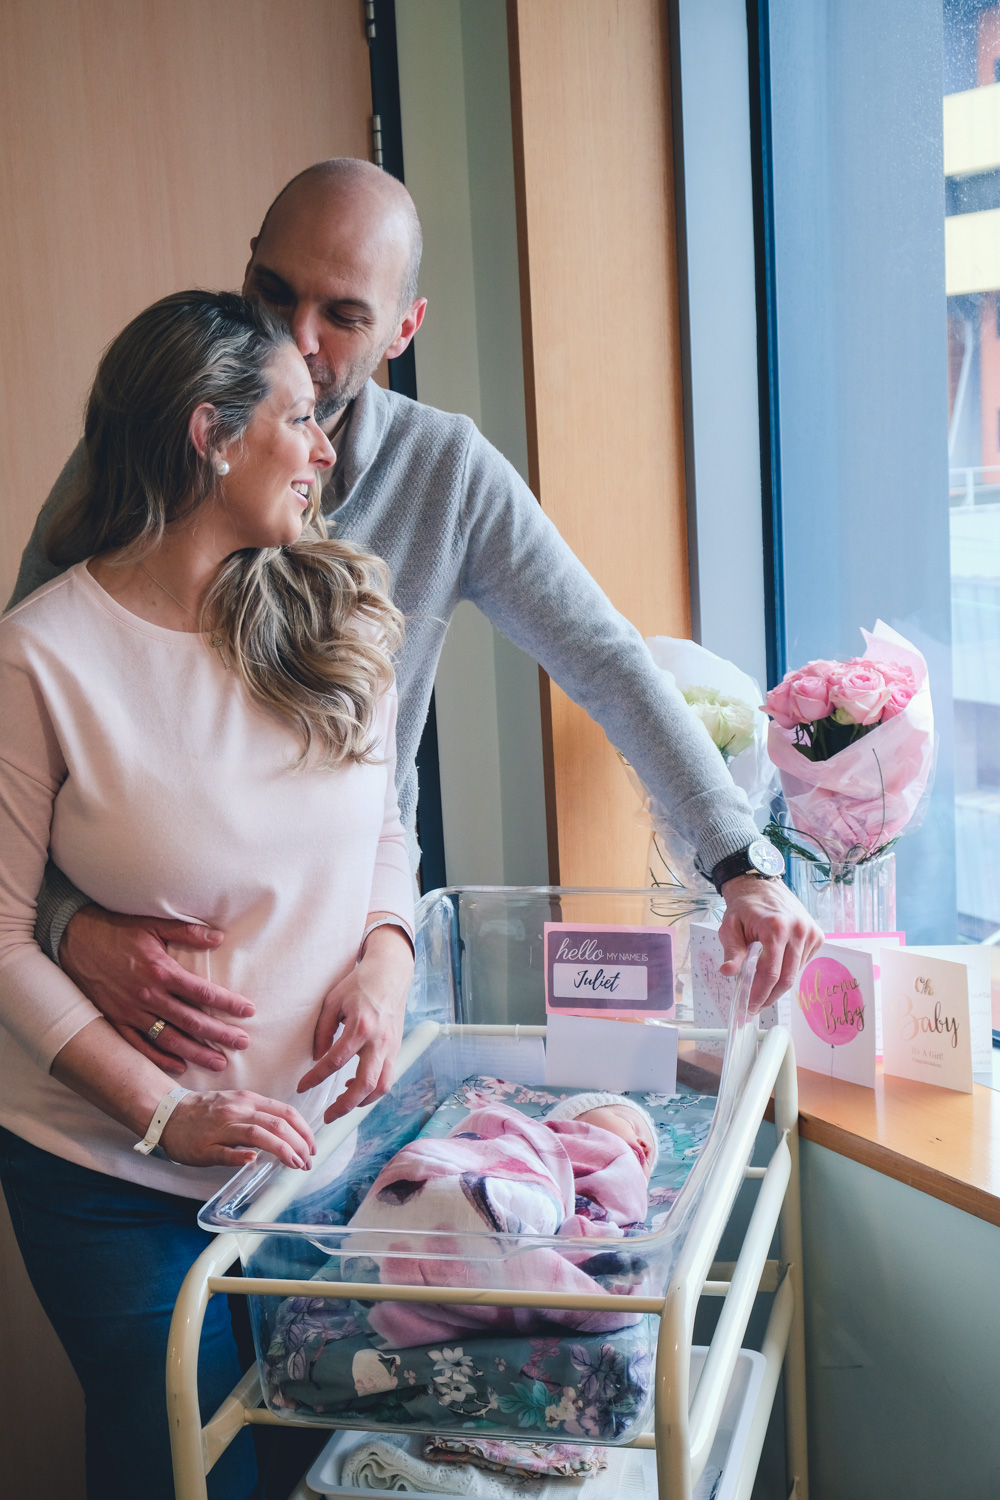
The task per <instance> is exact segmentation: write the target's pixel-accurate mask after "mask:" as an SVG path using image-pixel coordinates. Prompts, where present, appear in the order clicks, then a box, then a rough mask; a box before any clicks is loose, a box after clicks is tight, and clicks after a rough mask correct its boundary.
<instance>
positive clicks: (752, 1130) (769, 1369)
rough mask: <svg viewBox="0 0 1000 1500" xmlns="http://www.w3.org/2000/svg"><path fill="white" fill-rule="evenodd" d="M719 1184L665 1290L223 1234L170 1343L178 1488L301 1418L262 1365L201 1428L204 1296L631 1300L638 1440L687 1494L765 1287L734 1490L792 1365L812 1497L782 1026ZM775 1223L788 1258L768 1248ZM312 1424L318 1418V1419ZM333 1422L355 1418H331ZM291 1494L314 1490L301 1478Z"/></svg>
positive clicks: (411, 1039) (662, 1494)
mask: <svg viewBox="0 0 1000 1500" xmlns="http://www.w3.org/2000/svg"><path fill="white" fill-rule="evenodd" d="M445 1029H446V1028H445V1027H443V1026H442V1025H441V1024H440V1023H439V1022H436V1021H424V1022H421V1023H420V1024H418V1025H417V1026H416V1027H415V1028H414V1030H413V1031H412V1032H410V1034H409V1035H408V1036H407V1037H406V1039H405V1040H404V1042H403V1047H402V1050H401V1053H400V1058H399V1064H398V1070H397V1071H398V1074H399V1075H401V1074H402V1073H404V1072H405V1071H406V1069H407V1068H409V1067H410V1066H411V1065H412V1064H413V1063H414V1062H415V1061H416V1059H417V1058H418V1057H419V1056H420V1055H421V1053H422V1052H423V1051H424V1050H425V1049H426V1048H427V1047H428V1046H430V1044H431V1042H433V1041H434V1040H435V1039H436V1038H437V1037H438V1036H440V1035H441V1033H442V1031H444V1030H445ZM515 1029H516V1028H515V1027H513V1026H463V1027H457V1026H454V1025H453V1026H451V1028H450V1030H451V1032H456V1031H459V1032H466V1033H470V1034H475V1033H479V1034H493V1035H504V1034H512V1033H514V1031H515ZM517 1029H518V1030H519V1031H520V1034H521V1035H522V1036H523V1035H526V1034H529V1033H530V1034H533V1035H544V1027H524V1026H522V1027H520V1028H517ZM680 1033H681V1039H682V1040H687V1041H700V1040H709V1039H712V1040H718V1041H724V1040H725V1038H726V1033H725V1032H723V1031H705V1030H697V1029H695V1028H693V1027H690V1026H683V1025H682V1026H681V1027H680ZM772 1093H773V1099H774V1122H775V1127H776V1134H777V1144H776V1147H775V1150H774V1152H773V1154H772V1155H771V1158H770V1161H769V1162H768V1163H767V1165H766V1167H753V1166H748V1165H747V1163H748V1162H749V1160H750V1157H751V1153H752V1151H753V1147H754V1141H755V1139H756V1136H757V1131H758V1128H759V1126H760V1123H761V1121H762V1119H763V1118H764V1117H765V1113H766V1111H767V1110H768V1107H769V1103H770V1101H771V1097H772ZM373 1108H375V1105H366V1106H363V1107H362V1108H361V1109H359V1110H354V1111H352V1113H351V1114H350V1115H348V1116H347V1117H345V1118H344V1119H342V1120H338V1121H335V1122H334V1123H333V1124H332V1125H329V1126H326V1127H325V1128H324V1129H323V1130H321V1131H320V1132H319V1134H318V1140H317V1145H318V1160H323V1159H326V1157H328V1156H329V1155H330V1154H331V1153H332V1152H333V1151H334V1150H335V1149H336V1148H337V1147H338V1146H339V1145H340V1144H341V1142H343V1141H344V1140H345V1139H346V1138H347V1137H348V1135H349V1134H350V1133H351V1132H352V1131H353V1130H354V1129H355V1128H356V1127H357V1125H358V1123H359V1121H360V1120H361V1118H362V1117H363V1116H364V1115H365V1114H367V1113H368V1111H369V1110H371V1109H373ZM283 1176H284V1178H285V1179H286V1180H284V1181H282V1180H279V1182H278V1183H277V1184H276V1185H275V1188H274V1189H273V1190H272V1193H273V1196H271V1197H270V1199H269V1205H268V1206H269V1208H270V1210H271V1211H272V1212H273V1213H275V1214H276V1213H278V1212H280V1211H281V1209H282V1208H283V1207H284V1206H285V1204H287V1203H288V1202H289V1201H290V1200H291V1199H292V1198H293V1197H294V1196H295V1194H296V1192H297V1191H298V1190H299V1187H300V1181H298V1180H296V1179H297V1176H298V1174H293V1173H287V1174H283ZM748 1179H749V1180H756V1181H757V1182H758V1183H759V1190H758V1193H757V1199H756V1203H755V1206H754V1209H753V1212H752V1214H751V1216H750V1221H749V1224H748V1226H747V1230H746V1233H745V1235H744V1238H743V1242H742V1245H741V1248H740V1252H739V1256H738V1258H737V1260H736V1261H735V1262H732V1263H720V1262H716V1261H715V1256H716V1254H717V1253H718V1248H719V1243H720V1240H721V1238H722V1234H723V1231H724V1230H725V1227H726V1222H727V1220H728V1216H729V1211H730V1205H731V1204H732V1202H733V1201H734V1199H735V1196H736V1193H737V1191H738V1190H739V1188H740V1186H741V1185H742V1183H743V1182H744V1181H745V1180H748ZM712 1189H713V1190H712V1192H706V1193H705V1194H704V1196H703V1197H702V1199H701V1202H700V1203H699V1205H698V1207H697V1209H696V1210H695V1213H694V1217H693V1221H692V1225H691V1228H690V1231H689V1233H688V1235H687V1238H686V1241H685V1243H684V1246H683V1248H682V1250H681V1252H680V1257H679V1260H678V1263H677V1265H676V1268H675V1270H674V1273H673V1275H672V1277H671V1279H670V1283H669V1286H668V1287H667V1291H666V1295H665V1296H663V1297H622V1296H614V1295H610V1294H609V1295H605V1296H597V1295H595V1296H579V1295H577V1296H563V1297H556V1296H554V1295H553V1294H552V1293H551V1292H538V1293H534V1294H531V1293H527V1292H523V1291H520V1292H512V1291H499V1290H489V1289H484V1290H481V1291H470V1290H469V1289H468V1288H464V1287H463V1288H461V1289H457V1288H454V1287H430V1286H414V1287H408V1286H377V1285H372V1284H370V1283H367V1282H366V1283H357V1284H354V1283H348V1282H331V1281H319V1282H317V1281H298V1280H291V1279H289V1280H285V1279H281V1278H254V1277H240V1276H228V1275H226V1272H227V1271H228V1270H229V1269H230V1268H231V1267H232V1265H233V1264H234V1262H235V1261H237V1260H238V1259H239V1258H240V1250H241V1240H242V1239H243V1236H241V1235H240V1234H239V1233H236V1232H234V1233H228V1232H227V1233H222V1234H219V1235H218V1236H217V1237H216V1238H215V1239H214V1240H213V1241H212V1242H211V1243H210V1245H209V1246H208V1248H207V1249H206V1250H205V1251H204V1253H203V1254H202V1255H201V1256H199V1258H198V1260H196V1261H195V1263H194V1265H193V1266H192V1267H191V1270H190V1271H189V1273H188V1275H187V1277H186V1279H185V1281H184V1284H183V1286H182V1288H181V1292H180V1295H179V1296H178V1299H177V1304H176V1308H175V1311H174V1316H173V1322H172V1325H171V1332H170V1344H169V1349H168V1355H167V1410H168V1416H169V1421H170V1436H171V1446H172V1453H173V1465H174V1485H175V1494H176V1497H177V1500H207V1493H208V1491H207V1486H206V1475H207V1474H208V1472H209V1471H210V1470H211V1468H212V1466H213V1465H214V1464H215V1462H216V1461H217V1460H218V1458H219V1456H220V1455H221V1454H222V1453H223V1452H224V1451H225V1449H226V1447H227V1446H228V1445H229V1443H231V1442H232V1440H233V1439H234V1438H235V1437H236V1435H237V1434H238V1433H239V1432H240V1430H241V1428H242V1427H243V1426H245V1425H246V1424H248V1423H249V1424H256V1423H264V1424H268V1425H271V1426H296V1425H307V1424H305V1423H297V1422H296V1421H295V1419H294V1418H284V1417H279V1416H278V1415H276V1414H275V1413H273V1412H271V1411H269V1410H267V1408H266V1407H264V1406H262V1404H261V1401H262V1397H261V1387H260V1379H259V1376H258V1372H257V1369H256V1367H254V1368H253V1369H252V1370H249V1371H248V1372H247V1374H246V1375H245V1376H244V1377H243V1379H242V1380H241V1381H240V1382H239V1384H238V1385H237V1386H236V1387H235V1388H234V1390H233V1391H232V1392H231V1393H230V1395H229V1396H228V1397H227V1399H226V1400H225V1401H224V1402H223V1403H222V1405H221V1406H220V1407H219V1409H218V1410H217V1411H216V1412H215V1414H214V1416H212V1417H211V1419H210V1420H209V1421H208V1422H207V1423H206V1424H205V1425H204V1426H202V1422H201V1416H200V1412H199V1406H198V1389H197V1371H198V1350H199V1344H200V1339H201V1331H202V1324H203V1322H204V1317H205V1309H206V1308H207V1306H208V1300H209V1298H210V1297H214V1296H222V1295H225V1294H227V1293H235V1294H237V1295H240V1296H251V1295H261V1296H281V1297H289V1296H290V1297H294V1296H300V1297H301V1296H308V1297H317V1296H323V1297H329V1298H352V1297H357V1298H359V1299H366V1300H368V1301H375V1300H395V1301H427V1302H438V1303H442V1302H461V1303H470V1302H479V1303H481V1304H483V1305H486V1306H513V1305H516V1306H539V1307H553V1306H554V1307H560V1308H571V1307H575V1308H587V1309H593V1310H598V1309H602V1310H603V1309H608V1310H614V1309H617V1308H619V1307H620V1306H621V1305H622V1304H623V1303H627V1306H628V1309H629V1311H631V1312H645V1313H650V1314H652V1315H654V1316H656V1317H658V1318H659V1319H660V1329H659V1338H658V1341H657V1350H656V1364H655V1372H654V1408H653V1420H652V1424H651V1427H650V1429H649V1430H647V1431H646V1432H643V1433H642V1434H640V1435H639V1436H638V1437H636V1438H634V1439H633V1441H632V1446H635V1447H640V1448H655V1450H656V1455H657V1483H658V1492H659V1500H691V1494H692V1486H693V1485H694V1484H696V1483H697V1480H698V1478H699V1477H700V1475H701V1473H702V1470H703V1469H704V1467H705V1464H706V1462H707V1459H708V1456H709V1452H710V1450H711V1447H712V1443H713V1440H714V1438H715V1435H716V1431H717V1429H718V1426H719V1421H720V1418H721V1416H722V1411H723V1406H724V1403H725V1399H726V1395H727V1392H728V1390H729V1386H730V1383H731V1381H732V1377H733V1372H734V1369H735V1366H736V1360H737V1356H738V1353H739V1350H740V1347H741V1344H742V1340H743V1337H744V1334H745V1332H746V1328H747V1323H748V1320H749V1318H750V1314H751V1311H752V1308H753V1305H754V1300H755V1298H756V1296H757V1295H758V1293H771V1294H773V1303H772V1306H771V1311H770V1315H769V1319H768V1323H767V1330H766V1334H765V1337H764V1344H763V1350H762V1352H763V1355H764V1358H765V1362H766V1364H765V1372H764V1376H763V1381H762V1384H761V1387H760V1391H759V1395H758V1398H757V1402H756V1405H755V1408H754V1412H753V1419H752V1423H751V1427H750V1433H749V1438H748V1440H747V1443H746V1446H745V1448H744V1450H743V1453H742V1456H741V1457H740V1460H739V1465H740V1467H739V1477H738V1482H737V1491H736V1493H737V1497H738V1500H749V1497H750V1494H751V1491H752V1488H753V1483H754V1477H755V1475H756V1472H757V1467H758V1463H759V1460H760V1453H761V1448H762V1446H763V1442H764V1435H765V1432H766V1430H767V1425H768V1420H769V1418H770V1415H771V1409H772V1406H773V1404H774V1398H775V1393H776V1391H777V1386H778V1379H779V1376H780V1375H781V1373H782V1371H784V1400H785V1437H786V1459H787V1478H788V1494H789V1497H790V1500H808V1475H807V1458H806V1405H805V1333H804V1319H803V1287H802V1229H801V1216H800V1196H799V1151H798V1090H797V1080H796V1072H795V1055H794V1051H793V1049H792V1043H791V1038H790V1037H789V1034H788V1032H787V1031H786V1030H785V1029H784V1028H783V1027H780V1026H777V1027H774V1028H772V1029H771V1030H770V1031H768V1032H767V1033H766V1035H765V1036H764V1039H763V1041H762V1043H761V1046H760V1048H759V1050H758V1053H757V1056H756V1058H755V1060H754V1062H753V1064H752V1067H751V1070H750V1072H749V1075H748V1077H747V1080H746V1083H745V1086H744V1088H743V1091H742V1094H741V1096H740V1099H739V1102H738V1104H737V1106H736V1109H735V1111H734V1114H733V1116H732V1119H731V1120H730V1122H729V1125H728V1127H727V1129H726V1133H725V1136H724V1138H723V1140H722V1143H721V1146H720V1150H719V1155H718V1158H717V1160H716V1163H715V1165H714V1167H713V1171H712ZM775 1230H777V1231H778V1235H779V1248H780V1258H779V1259H777V1260H774V1259H769V1254H770V1248H771V1243H772V1240H773V1237H774V1234H775ZM702 1297H717V1298H721V1299H723V1306H722V1310H721V1314H720V1317H719V1320H718V1323H717V1326H716V1330H715V1333H714V1336H713V1338H712V1341H711V1344H710V1346H709V1351H708V1354H707V1357H706V1359H705V1363H704V1366H703V1368H702V1373H701V1377H700V1379H699V1380H698V1383H697V1386H696V1389H695V1390H694V1392H693V1393H692V1392H690V1391H689V1383H690V1382H689V1366H690V1358H691V1346H692V1342H693V1335H694V1321H695V1313H696V1311H697V1308H698V1303H699V1300H700V1299H701V1298H702ZM308 1425H315V1424H314V1423H310V1424H308ZM329 1426H330V1427H331V1428H337V1427H344V1426H355V1427H362V1426H363V1423H361V1422H354V1423H351V1422H333V1421H331V1422H330V1423H329ZM289 1500H313V1491H312V1490H310V1489H308V1488H307V1487H306V1484H305V1481H304V1480H303V1481H302V1482H301V1483H300V1484H299V1485H298V1486H297V1487H296V1489H295V1491H294V1492H293V1495H292V1496H290V1497H289Z"/></svg>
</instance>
